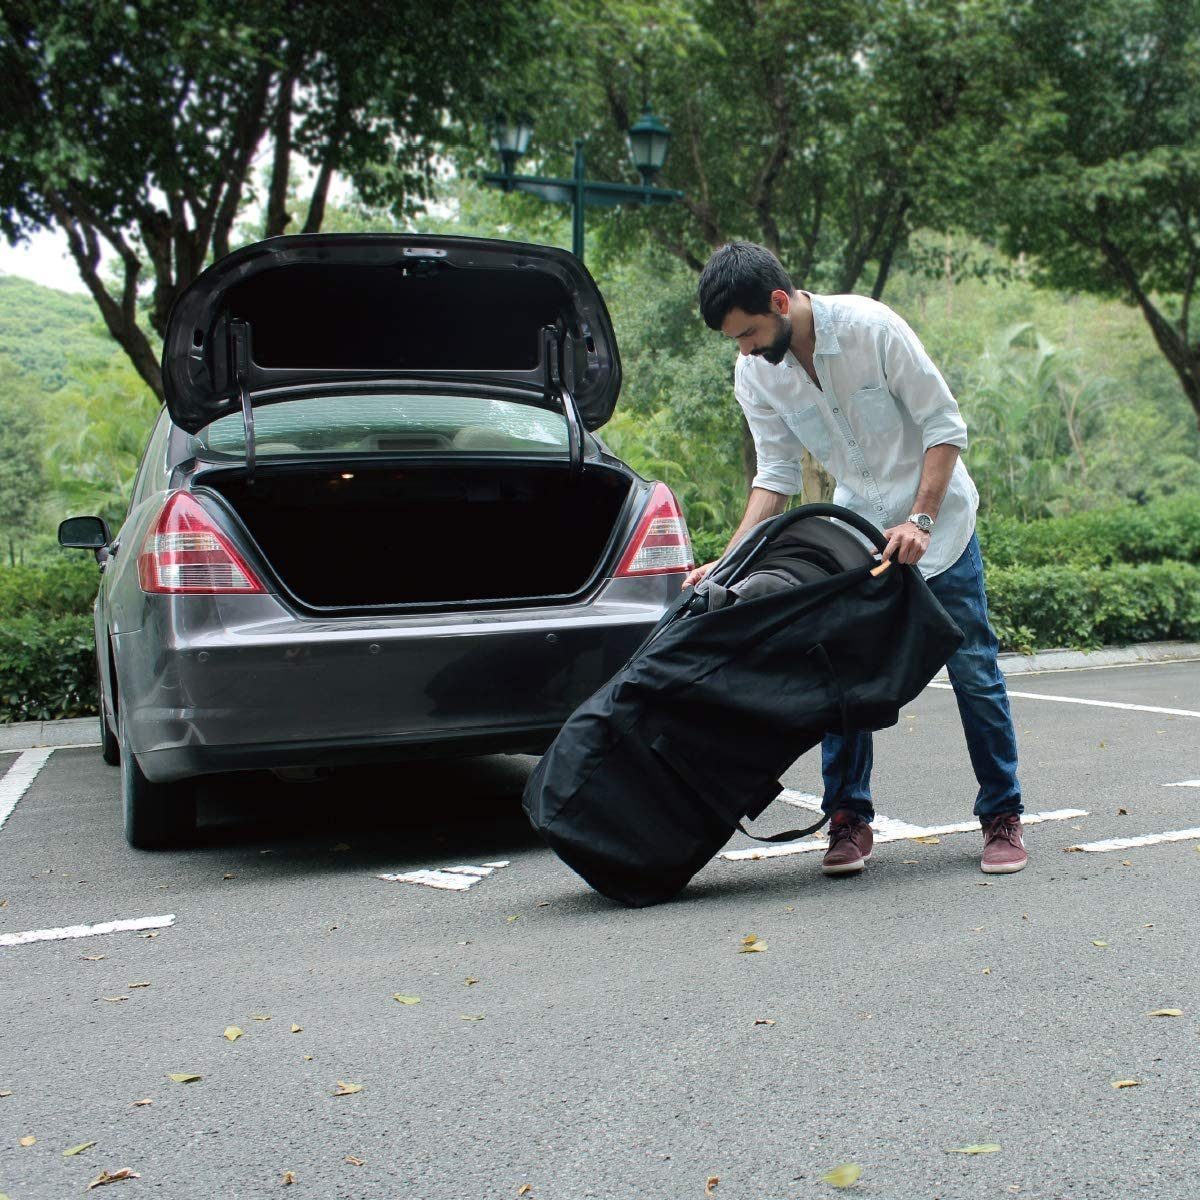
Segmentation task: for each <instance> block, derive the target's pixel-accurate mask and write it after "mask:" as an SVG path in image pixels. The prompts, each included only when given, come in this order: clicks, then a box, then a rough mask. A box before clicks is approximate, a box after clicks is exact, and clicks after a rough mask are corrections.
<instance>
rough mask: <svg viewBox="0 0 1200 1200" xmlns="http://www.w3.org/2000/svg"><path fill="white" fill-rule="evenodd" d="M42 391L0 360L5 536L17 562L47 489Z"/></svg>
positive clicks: (0, 500) (0, 515) (0, 518)
mask: <svg viewBox="0 0 1200 1200" xmlns="http://www.w3.org/2000/svg"><path fill="white" fill-rule="evenodd" d="M37 392H38V389H37V387H36V385H35V384H33V383H32V382H31V381H30V380H29V379H28V378H27V377H25V376H22V375H21V374H20V373H19V372H18V371H16V370H14V369H13V368H12V367H11V366H10V365H9V364H7V363H4V362H0V536H2V537H3V538H4V541H5V544H6V545H7V548H8V560H9V562H10V563H12V564H15V563H16V562H17V558H18V553H19V552H21V551H22V548H23V546H24V543H25V542H26V541H27V540H28V539H29V538H30V537H31V536H32V535H33V534H34V533H36V525H37V519H38V517H39V515H40V513H41V506H42V501H43V499H44V497H45V494H46V477H45V472H44V471H43V469H42V443H43V429H42V419H41V413H40V411H39V409H38V407H37V400H38V395H37Z"/></svg>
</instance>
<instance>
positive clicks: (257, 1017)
mask: <svg viewBox="0 0 1200 1200" xmlns="http://www.w3.org/2000/svg"><path fill="white" fill-rule="evenodd" d="M270 1019H271V1018H270V1017H268V1016H267V1015H266V1014H265V1013H251V1014H250V1020H252V1021H269V1020H270Z"/></svg>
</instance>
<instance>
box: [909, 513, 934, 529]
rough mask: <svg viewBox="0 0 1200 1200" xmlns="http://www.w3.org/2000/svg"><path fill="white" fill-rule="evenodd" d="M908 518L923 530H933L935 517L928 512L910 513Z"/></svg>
mask: <svg viewBox="0 0 1200 1200" xmlns="http://www.w3.org/2000/svg"><path fill="white" fill-rule="evenodd" d="M908 519H909V520H910V521H911V522H912V523H913V524H914V525H915V526H916V527H917V528H918V529H919V530H920V531H921V532H922V533H932V532H933V518H932V517H931V516H930V515H929V514H928V513H909V516H908Z"/></svg>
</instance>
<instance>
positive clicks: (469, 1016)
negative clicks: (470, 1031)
mask: <svg viewBox="0 0 1200 1200" xmlns="http://www.w3.org/2000/svg"><path fill="white" fill-rule="evenodd" d="M458 1019H459V1020H460V1021H482V1020H483V1013H459V1014H458Z"/></svg>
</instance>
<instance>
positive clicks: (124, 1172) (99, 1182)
mask: <svg viewBox="0 0 1200 1200" xmlns="http://www.w3.org/2000/svg"><path fill="white" fill-rule="evenodd" d="M122 1179H141V1176H140V1175H139V1174H138V1173H137V1172H136V1171H131V1170H130V1169H129V1168H128V1167H122V1168H121V1169H120V1170H119V1171H112V1172H109V1171H101V1172H100V1174H99V1175H97V1176H96V1178H95V1179H93V1180H92V1182H91V1183H89V1184H88V1185H87V1187H86V1188H84V1191H86V1192H90V1191H91V1190H92V1188H97V1187H102V1186H103V1185H104V1184H106V1183H119V1182H120V1181H121V1180H122Z"/></svg>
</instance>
